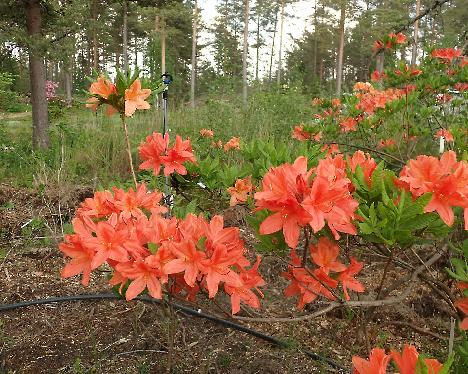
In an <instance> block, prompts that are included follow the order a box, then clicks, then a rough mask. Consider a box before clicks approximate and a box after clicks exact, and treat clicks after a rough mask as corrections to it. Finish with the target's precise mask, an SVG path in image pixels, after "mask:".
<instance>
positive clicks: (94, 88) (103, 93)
mask: <svg viewBox="0 0 468 374" xmlns="http://www.w3.org/2000/svg"><path fill="white" fill-rule="evenodd" d="M116 92H117V90H116V88H115V85H114V84H113V83H111V82H109V81H108V80H107V79H106V78H104V76H103V75H101V76H100V77H99V78H98V80H97V82H93V83H91V87H89V93H90V94H92V95H98V96H100V97H102V98H103V99H108V98H109V96H110V95H112V94H115V93H116Z"/></svg>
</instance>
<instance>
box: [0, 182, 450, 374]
mask: <svg viewBox="0 0 468 374" xmlns="http://www.w3.org/2000/svg"><path fill="white" fill-rule="evenodd" d="M91 193H92V191H90V190H89V189H88V188H81V187H78V188H76V189H75V190H73V191H69V193H67V194H64V193H63V192H62V193H60V194H58V195H57V194H56V193H54V192H53V191H47V192H44V191H43V192H41V193H39V192H37V191H32V190H21V189H16V188H12V187H10V186H6V185H0V291H1V293H0V303H1V304H9V303H15V302H19V301H25V300H32V299H41V298H47V297H51V296H63V295H75V294H85V293H100V292H109V288H108V286H107V277H108V275H109V274H108V273H107V272H106V271H102V272H95V273H94V274H93V276H92V280H91V284H90V286H89V287H88V288H84V287H83V286H82V285H81V284H80V283H79V279H78V278H72V279H66V280H63V279H61V278H60V270H61V268H62V267H63V265H64V259H63V258H62V256H61V254H60V252H59V251H58V249H57V247H56V240H54V239H50V240H48V241H46V240H44V239H43V237H47V236H54V235H55V236H57V237H58V236H59V235H60V231H61V230H60V227H61V226H60V224H61V223H63V222H66V221H68V220H69V219H70V217H71V216H72V215H73V212H74V209H75V208H76V206H77V205H78V204H79V202H80V201H81V200H82V199H84V198H85V197H86V196H89V195H90V194H91ZM59 202H60V212H59V213H58V204H59ZM242 214H245V212H243V211H242V209H241V210H240V211H232V209H231V210H228V211H227V212H226V213H225V215H226V220H227V221H229V223H230V224H233V225H234V224H240V225H242V224H243V219H242ZM35 217H36V218H37V217H40V218H41V219H42V220H43V221H44V222H45V224H44V225H43V226H40V227H38V228H37V229H36V230H35V231H34V230H33V232H31V231H28V232H27V233H26V234H27V235H26V234H25V231H24V227H23V228H21V227H22V225H24V224H25V223H26V222H28V221H29V220H30V219H31V218H35ZM26 227H27V226H26ZM241 231H242V233H243V235H244V239H245V240H246V243H247V244H248V246H249V247H251V244H252V242H253V241H254V238H253V235H252V233H251V232H250V231H249V229H248V227H246V226H244V227H241ZM25 235H26V236H27V237H25ZM28 235H29V236H28ZM57 240H60V239H57ZM351 251H352V252H353V255H356V256H357V257H360V258H362V259H363V260H364V261H365V263H366V266H365V268H364V270H363V271H362V274H360V275H359V276H358V278H359V279H360V280H361V281H362V282H363V283H364V284H365V286H366V290H367V292H366V294H363V295H361V296H360V297H361V299H366V298H369V299H371V298H375V294H376V290H377V288H378V285H379V283H380V279H381V274H382V270H383V268H384V265H385V263H384V261H385V260H384V259H380V258H378V257H375V256H367V257H362V256H361V254H360V252H359V249H358V248H356V249H351ZM405 260H406V259H405ZM415 265H417V262H416V263H415ZM284 270H285V269H284V264H283V262H281V261H279V260H278V259H277V258H275V257H273V256H264V259H263V261H262V265H261V268H260V272H261V273H262V275H263V276H264V277H265V279H266V280H267V286H266V287H264V293H265V299H264V300H263V301H262V309H261V310H259V311H256V310H255V311H254V310H252V309H249V308H244V309H243V310H242V311H241V313H240V315H242V316H247V317H262V318H269V317H278V316H281V317H284V316H297V315H300V314H301V313H310V312H313V311H315V310H318V309H320V308H322V307H323V303H324V301H319V302H317V303H314V304H312V305H309V306H307V308H306V310H305V311H304V312H300V311H298V310H297V309H296V307H295V300H293V299H286V298H285V297H284V296H283V295H282V292H283V290H284V287H285V286H286V282H285V280H284V279H283V278H281V277H280V276H279V274H280V273H281V272H282V271H284ZM432 273H433V275H434V276H435V277H438V278H440V279H443V278H444V272H443V264H442V265H440V269H439V270H434V271H432ZM404 274H406V272H405V271H404V270H401V269H399V268H392V269H391V270H390V273H389V277H388V278H387V282H388V283H387V285H390V284H391V283H392V280H396V279H400V278H401V277H402V276H404ZM400 291H401V288H400ZM398 292H399V291H398V290H396V291H395V293H394V294H393V295H397V294H398ZM216 301H217V302H216V304H214V303H212V302H210V301H208V300H205V299H203V297H202V298H200V299H199V300H198V301H197V305H190V304H187V305H188V306H191V307H193V308H195V309H202V310H203V311H204V312H206V313H211V314H215V315H218V316H220V317H221V318H229V317H228V316H227V315H226V314H225V311H228V310H229V309H230V306H229V302H228V300H227V298H225V297H223V296H222V295H220V297H217V299H216ZM450 313H451V311H450V308H449V307H448V306H447V305H446V304H445V303H444V302H442V301H440V300H439V299H438V297H437V295H435V294H434V293H433V291H431V289H430V288H428V287H426V286H425V285H424V284H418V285H417V286H416V287H415V288H414V292H413V293H412V295H411V297H409V298H408V300H407V302H405V303H404V304H398V305H393V306H387V307H382V308H378V309H376V311H375V313H374V314H373V315H372V316H370V317H369V316H367V317H366V318H364V313H362V311H361V310H359V309H355V310H345V309H337V310H334V311H332V312H330V313H328V314H326V315H322V316H320V317H318V318H315V319H311V320H306V321H300V322H290V323H272V322H261V323H260V322H255V323H246V322H244V321H237V322H238V323H242V324H244V325H246V326H249V327H250V328H253V329H256V330H259V331H262V332H264V333H266V334H270V335H272V336H275V337H277V338H281V339H284V340H286V341H288V342H289V343H290V344H289V347H288V348H278V347H275V346H272V345H271V344H269V343H267V342H265V341H262V340H259V339H258V338H255V337H252V336H250V335H247V334H245V333H241V332H238V331H233V330H230V329H227V328H225V327H223V326H220V325H217V324H215V323H213V322H210V321H207V320H203V319H199V318H193V317H191V316H188V315H185V314H184V313H181V312H177V313H176V325H175V338H174V350H173V355H172V356H173V358H172V372H173V373H186V372H187V373H236V374H238V373H311V372H317V373H319V372H334V370H333V369H331V368H330V367H329V366H328V365H326V364H322V363H320V362H318V361H314V360H312V359H311V358H309V357H307V356H306V355H304V353H302V352H301V350H300V347H304V348H308V349H309V350H311V351H313V352H316V353H319V354H321V355H323V356H326V357H328V358H331V359H332V360H334V361H336V362H337V363H339V364H340V365H342V366H345V367H349V368H350V366H351V357H352V356H353V355H356V354H358V355H361V356H363V357H364V356H367V354H368V352H367V349H368V346H371V347H373V346H377V345H378V346H384V347H386V348H390V347H395V348H397V349H399V348H401V347H402V345H403V343H411V344H414V345H416V347H417V348H418V349H419V350H421V351H422V352H424V353H427V354H430V355H432V356H434V357H436V358H439V359H441V360H443V359H444V358H445V357H446V355H447V354H446V352H447V345H448V337H449V327H450ZM365 321H366V322H365ZM395 321H396V322H395ZM395 323H399V324H395ZM402 323H403V325H402ZM169 326H170V318H169V316H168V312H167V310H166V309H164V308H163V307H160V306H157V305H153V304H148V303H143V302H140V301H135V302H125V301H120V300H115V301H108V300H106V301H80V302H67V303H60V304H49V305H43V306H32V307H25V308H20V309H15V310H11V311H6V312H0V373H164V372H167V367H168V360H169V356H170V355H169V344H168V341H169V338H168V336H169V334H168V332H169ZM414 327H416V329H417V330H418V331H417V330H415V329H414Z"/></svg>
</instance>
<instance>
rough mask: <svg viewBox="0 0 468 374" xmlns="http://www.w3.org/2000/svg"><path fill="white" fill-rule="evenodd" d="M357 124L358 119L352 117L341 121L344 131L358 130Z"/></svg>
mask: <svg viewBox="0 0 468 374" xmlns="http://www.w3.org/2000/svg"><path fill="white" fill-rule="evenodd" d="M356 125H357V121H356V120H355V119H354V118H351V117H349V118H346V119H345V120H343V121H341V122H340V127H341V131H343V132H348V131H357V128H356Z"/></svg>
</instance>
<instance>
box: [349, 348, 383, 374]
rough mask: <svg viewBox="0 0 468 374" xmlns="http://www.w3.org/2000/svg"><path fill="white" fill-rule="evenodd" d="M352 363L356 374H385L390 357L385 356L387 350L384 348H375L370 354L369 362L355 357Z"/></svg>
mask: <svg viewBox="0 0 468 374" xmlns="http://www.w3.org/2000/svg"><path fill="white" fill-rule="evenodd" d="M352 361H353V366H354V372H353V373H354V374H385V373H386V372H387V371H386V370H387V366H388V363H389V362H390V356H389V355H387V354H385V350H383V349H382V348H374V349H373V350H372V351H371V353H370V356H369V360H364V359H363V358H361V357H359V356H353V359H352Z"/></svg>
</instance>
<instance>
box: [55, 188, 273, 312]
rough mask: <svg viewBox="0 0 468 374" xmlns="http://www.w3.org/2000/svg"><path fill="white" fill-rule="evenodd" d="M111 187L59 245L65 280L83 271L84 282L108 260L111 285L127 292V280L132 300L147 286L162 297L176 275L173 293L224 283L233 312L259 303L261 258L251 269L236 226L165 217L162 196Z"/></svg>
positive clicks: (212, 290)
mask: <svg viewBox="0 0 468 374" xmlns="http://www.w3.org/2000/svg"><path fill="white" fill-rule="evenodd" d="M114 192H115V195H113V194H112V193H111V192H109V191H104V192H102V193H99V194H98V195H96V196H95V197H94V198H93V199H91V200H88V201H86V202H85V203H83V204H82V207H81V208H80V210H79V211H78V216H77V217H76V218H75V219H74V220H73V228H74V232H75V233H74V234H72V235H67V236H66V237H65V241H64V242H63V243H62V244H61V245H60V250H61V251H62V252H63V253H64V255H65V256H67V257H69V258H70V259H71V260H70V261H69V262H68V263H67V264H66V265H65V267H64V268H63V270H62V277H71V276H74V275H78V274H81V273H82V274H83V279H82V283H83V284H84V285H87V284H88V283H89V280H90V274H91V271H92V270H93V269H95V268H97V267H99V266H100V265H101V264H104V263H105V262H107V264H108V265H109V266H110V267H111V268H112V269H113V270H114V274H113V277H112V279H111V280H110V284H111V285H112V286H120V292H123V289H124V287H123V286H124V285H125V284H127V282H129V287H128V289H127V290H126V292H125V297H126V299H127V300H132V299H134V298H135V297H137V296H138V295H139V294H141V293H142V292H144V291H145V289H146V290H147V291H148V293H149V295H151V296H152V297H154V298H158V299H161V298H162V294H163V285H164V284H167V283H168V282H169V280H170V279H171V280H172V282H171V284H172V287H171V293H173V294H178V295H179V297H186V298H188V299H190V300H194V298H195V297H196V295H197V293H198V292H200V291H201V290H203V289H204V290H206V291H207V292H208V294H209V296H210V297H214V296H215V295H216V293H217V292H218V291H219V289H220V287H222V286H224V290H225V292H226V293H227V294H228V295H230V297H231V302H232V312H233V313H237V312H238V311H239V310H240V303H241V302H243V303H246V304H248V305H250V306H252V307H255V308H258V307H259V306H260V301H259V299H258V296H257V295H260V296H262V293H261V292H260V291H259V290H258V287H260V286H262V285H264V284H265V281H264V280H263V279H262V277H261V276H260V274H259V272H258V267H259V264H260V258H259V257H258V258H257V261H256V262H255V264H253V266H251V264H250V261H249V260H247V258H246V257H245V254H246V248H245V246H244V243H243V242H242V240H241V239H240V237H239V229H238V228H225V227H224V221H223V218H222V217H221V216H215V217H213V218H212V219H211V221H208V220H206V219H205V218H204V217H203V216H201V215H200V216H198V217H197V216H195V215H193V214H189V215H187V216H186V217H185V219H183V220H181V219H177V218H164V217H163V216H161V213H163V211H164V210H162V209H160V208H161V207H160V206H159V200H160V197H161V193H159V192H157V191H155V192H148V191H147V190H146V189H144V188H142V187H141V186H140V187H139V189H138V190H137V192H136V193H135V192H133V193H132V191H129V192H128V193H127V192H125V191H123V190H118V189H117V188H114ZM125 195H126V196H125ZM136 206H137V207H136ZM141 208H144V209H145V213H144V214H143V213H141V214H140V213H139V212H140V211H141ZM94 219H99V221H97V222H95V220H94ZM249 267H250V269H249V270H247V269H248V268H249Z"/></svg>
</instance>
